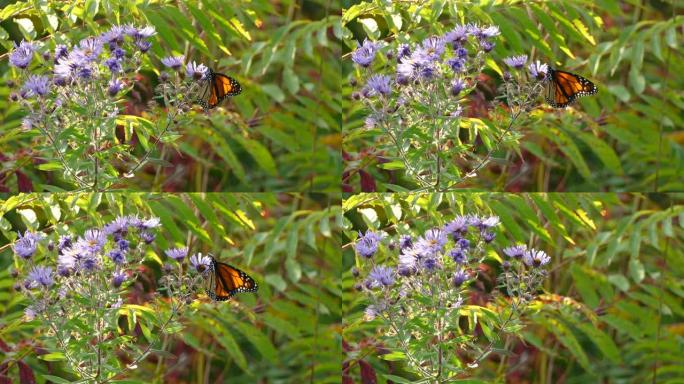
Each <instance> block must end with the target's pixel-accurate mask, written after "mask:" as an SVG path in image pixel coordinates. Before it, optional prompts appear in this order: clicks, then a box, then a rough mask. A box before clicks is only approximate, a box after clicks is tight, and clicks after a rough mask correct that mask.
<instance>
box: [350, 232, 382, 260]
mask: <svg viewBox="0 0 684 384" xmlns="http://www.w3.org/2000/svg"><path fill="white" fill-rule="evenodd" d="M381 238H382V237H381V236H380V235H378V234H377V233H375V232H373V231H371V230H370V229H369V230H367V231H366V234H365V235H364V234H362V233H361V232H359V238H358V240H357V241H356V246H355V247H354V248H355V249H356V252H357V253H358V254H359V255H361V256H363V257H365V258H367V259H370V258H371V257H373V255H374V254H375V252H377V251H378V245H379V244H380V239H381Z"/></svg>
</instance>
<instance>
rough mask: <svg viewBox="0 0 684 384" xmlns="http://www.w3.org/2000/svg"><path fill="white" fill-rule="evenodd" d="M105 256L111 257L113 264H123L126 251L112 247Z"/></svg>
mask: <svg viewBox="0 0 684 384" xmlns="http://www.w3.org/2000/svg"><path fill="white" fill-rule="evenodd" d="M107 256H108V257H109V258H110V259H112V261H113V262H114V264H124V263H126V253H125V252H124V251H122V250H121V249H119V248H114V249H112V250H111V251H109V253H108V254H107Z"/></svg>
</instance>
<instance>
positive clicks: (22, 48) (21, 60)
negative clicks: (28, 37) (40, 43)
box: [9, 40, 36, 69]
mask: <svg viewBox="0 0 684 384" xmlns="http://www.w3.org/2000/svg"><path fill="white" fill-rule="evenodd" d="M35 50H36V48H35V46H34V45H33V43H29V42H27V41H24V40H22V41H21V43H19V45H17V43H14V50H13V51H12V53H10V56H9V62H10V65H12V66H14V67H17V68H21V69H25V68H26V67H28V66H29V64H31V60H32V59H33V52H34V51H35Z"/></svg>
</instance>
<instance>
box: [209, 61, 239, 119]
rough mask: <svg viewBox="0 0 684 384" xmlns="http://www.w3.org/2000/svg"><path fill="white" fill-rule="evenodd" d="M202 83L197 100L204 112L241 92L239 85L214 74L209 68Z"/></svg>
mask: <svg viewBox="0 0 684 384" xmlns="http://www.w3.org/2000/svg"><path fill="white" fill-rule="evenodd" d="M207 71H208V72H207V75H206V77H205V79H204V80H203V82H204V89H203V90H202V93H201V96H200V98H199V100H198V103H199V105H201V106H202V108H204V109H205V110H208V109H212V108H216V107H217V106H218V105H219V104H220V103H221V102H222V101H223V100H225V99H226V98H228V97H232V96H237V95H239V94H240V92H242V87H241V86H240V83H238V82H237V80H235V79H234V78H232V77H230V76H226V75H224V74H223V73H216V72H214V71H212V70H211V68H209V69H208V70H207Z"/></svg>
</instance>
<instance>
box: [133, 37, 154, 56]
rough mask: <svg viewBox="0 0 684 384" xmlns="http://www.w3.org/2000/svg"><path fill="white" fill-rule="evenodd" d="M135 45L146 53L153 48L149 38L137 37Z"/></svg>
mask: <svg viewBox="0 0 684 384" xmlns="http://www.w3.org/2000/svg"><path fill="white" fill-rule="evenodd" d="M135 46H136V47H138V49H139V50H140V52H142V53H145V52H147V51H149V50H150V48H152V43H150V42H149V41H147V40H143V39H136V40H135Z"/></svg>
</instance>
